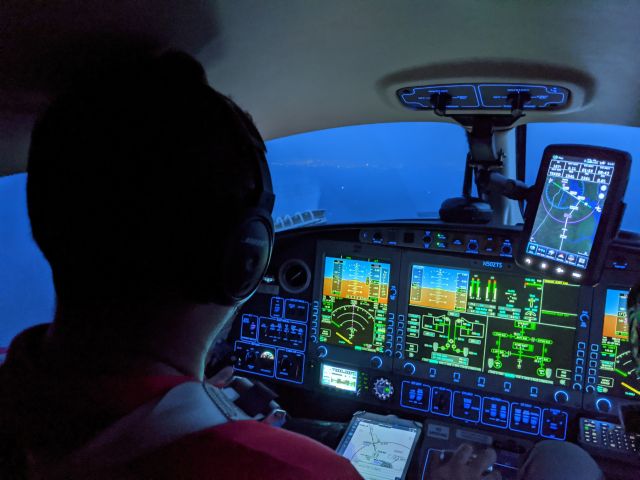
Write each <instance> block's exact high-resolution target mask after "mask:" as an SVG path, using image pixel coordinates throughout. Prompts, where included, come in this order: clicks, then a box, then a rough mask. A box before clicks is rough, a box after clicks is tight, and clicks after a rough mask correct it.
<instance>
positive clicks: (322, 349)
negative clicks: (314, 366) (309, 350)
mask: <svg viewBox="0 0 640 480" xmlns="http://www.w3.org/2000/svg"><path fill="white" fill-rule="evenodd" d="M328 353H329V351H328V350H327V347H325V346H324V345H320V346H319V347H318V348H317V349H316V354H317V355H318V358H325V357H326V356H327V354H328Z"/></svg>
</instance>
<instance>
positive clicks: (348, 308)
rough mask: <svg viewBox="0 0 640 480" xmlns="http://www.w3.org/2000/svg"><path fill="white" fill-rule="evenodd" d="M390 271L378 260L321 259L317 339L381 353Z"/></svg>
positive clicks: (389, 268) (389, 267)
mask: <svg viewBox="0 0 640 480" xmlns="http://www.w3.org/2000/svg"><path fill="white" fill-rule="evenodd" d="M390 271H391V265H390V264H389V263H384V262H381V261H379V260H367V259H356V258H351V257H343V258H337V257H325V260H324V278H323V286H322V320H321V324H320V337H319V340H320V341H321V342H325V343H329V344H334V345H341V346H344V347H349V348H353V349H354V350H362V351H366V352H382V351H383V350H384V338H385V330H386V327H387V325H386V324H387V304H388V300H389V275H390Z"/></svg>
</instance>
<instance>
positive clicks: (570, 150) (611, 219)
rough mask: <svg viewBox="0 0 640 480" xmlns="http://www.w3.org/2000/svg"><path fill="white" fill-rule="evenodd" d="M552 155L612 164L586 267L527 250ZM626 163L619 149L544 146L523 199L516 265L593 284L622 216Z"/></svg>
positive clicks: (625, 155)
mask: <svg viewBox="0 0 640 480" xmlns="http://www.w3.org/2000/svg"><path fill="white" fill-rule="evenodd" d="M554 155H562V156H570V157H578V158H582V159H587V158H595V159H597V160H604V161H612V162H614V164H615V167H614V172H613V177H612V179H611V184H610V185H609V192H608V194H607V198H606V200H605V204H604V207H603V209H602V215H601V217H600V223H599V225H598V228H597V229H596V233H595V236H594V239H593V245H594V248H592V249H591V252H590V254H589V261H588V263H587V268H586V269H581V268H572V267H571V266H570V265H567V264H566V263H563V262H559V261H557V260H553V259H549V258H543V257H539V256H535V255H529V254H528V253H527V244H528V243H529V239H530V238H531V233H532V231H533V226H534V223H535V218H536V215H537V213H538V209H539V208H540V203H541V200H542V194H543V191H544V187H545V184H546V179H547V172H548V169H549V165H550V163H551V161H552V160H553V156H554ZM630 165H631V157H630V155H629V154H628V153H627V152H623V151H621V150H614V149H611V148H604V147H593V146H587V145H549V146H548V147H547V148H545V150H544V153H543V155H542V161H541V162H540V168H539V170H538V176H537V178H536V183H535V185H534V187H533V188H532V190H531V194H530V196H529V200H528V202H527V209H526V212H525V224H524V229H523V231H522V237H521V240H520V242H519V248H518V250H517V253H516V256H515V259H516V262H517V263H518V265H519V266H520V267H521V268H523V269H525V270H528V271H530V272H535V273H536V274H539V275H545V276H549V277H552V278H559V279H562V280H566V281H569V282H571V283H577V284H580V285H594V284H595V283H597V282H598V280H599V279H600V276H601V274H602V269H603V266H604V262H605V257H606V252H607V246H608V245H609V243H610V242H611V240H612V239H613V237H614V236H615V234H616V233H617V230H618V228H619V226H620V221H621V219H622V211H623V210H624V209H623V208H622V199H623V197H624V193H625V191H626V188H627V183H628V178H629V168H630ZM596 246H597V248H596ZM528 262H530V263H528ZM543 265H546V268H543V267H542V266H543ZM558 268H560V269H561V270H562V272H561V273H559V272H558V271H557V269H558ZM578 275H579V276H578Z"/></svg>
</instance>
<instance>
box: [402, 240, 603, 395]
mask: <svg viewBox="0 0 640 480" xmlns="http://www.w3.org/2000/svg"><path fill="white" fill-rule="evenodd" d="M416 263H417V264H423V265H425V264H426V265H433V266H440V267H443V268H455V269H467V270H475V271H481V272H486V273H493V274H496V275H509V276H535V277H544V276H543V275H540V274H539V273H531V272H528V271H524V270H522V269H520V268H518V266H517V265H516V264H515V263H513V262H512V261H506V260H505V261H502V262H496V264H497V265H496V268H487V267H486V266H485V265H484V264H483V263H484V261H483V260H482V259H469V258H462V257H451V256H442V255H435V254H432V253H420V252H408V253H405V254H404V256H403V259H402V282H403V283H402V284H403V285H405V284H406V285H407V287H406V288H404V289H403V291H402V292H401V294H400V296H399V298H398V302H399V303H398V322H403V323H404V322H405V319H406V318H407V313H408V311H409V297H410V294H411V292H410V288H409V285H410V282H411V267H412V265H413V264H416ZM546 278H548V277H546ZM591 292H592V289H591V288H583V287H580V290H579V294H578V304H577V305H576V309H577V311H578V315H579V316H582V315H584V314H588V312H590V311H591V301H592V296H591ZM579 323H580V325H577V326H576V330H575V337H574V342H573V345H572V346H571V348H572V356H571V358H572V366H571V372H572V375H573V376H575V361H576V358H577V351H578V344H579V343H585V344H586V342H588V341H589V326H588V323H586V322H584V323H583V322H579ZM404 335H405V336H406V333H405V334H404ZM407 364H412V365H414V366H415V371H414V372H413V373H412V374H411V373H409V372H411V370H413V368H412V367H409V368H408V366H407ZM394 371H395V372H396V373H397V374H399V375H401V376H403V379H405V380H418V381H422V382H424V381H426V382H427V383H429V384H433V382H438V383H444V384H446V385H447V386H449V387H454V388H457V389H464V388H468V389H473V390H476V391H484V392H491V393H495V394H499V395H506V396H509V397H512V398H518V399H521V400H523V401H544V402H550V403H555V402H556V398H555V397H556V393H557V392H558V391H560V390H562V391H564V392H565V393H566V394H567V396H568V399H567V401H566V402H564V405H563V407H574V408H579V407H580V406H581V405H582V388H583V385H582V383H581V382H575V381H572V382H570V383H571V384H570V385H569V386H561V385H556V384H553V385H551V384H545V383H538V382H532V381H530V380H525V379H518V378H508V377H506V376H501V375H496V374H491V373H486V372H481V371H475V370H467V369H463V368H457V367H454V366H450V365H446V364H438V365H436V364H429V363H426V362H421V361H414V360H410V359H407V358H405V357H404V351H403V352H402V356H401V357H399V358H396V359H395V360H394ZM532 387H534V388H533V390H532Z"/></svg>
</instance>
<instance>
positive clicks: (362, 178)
mask: <svg viewBox="0 0 640 480" xmlns="http://www.w3.org/2000/svg"><path fill="white" fill-rule="evenodd" d="M552 143H583V144H591V145H599V146H607V147H612V148H619V149H621V150H626V151H628V152H630V153H631V155H632V157H633V158H634V160H635V159H639V158H640V128H632V127H620V126H611V125H587V124H583V125H576V124H538V125H536V124H532V125H529V128H528V146H527V181H528V183H533V181H535V177H536V174H537V166H538V164H539V161H540V158H541V156H542V151H543V150H544V148H545V147H546V146H547V145H548V144H552ZM267 147H268V150H269V152H268V158H269V163H270V165H271V170H272V175H273V182H274V188H275V191H276V195H277V201H276V209H275V211H274V217H278V216H282V215H292V214H295V213H296V212H300V211H304V210H315V209H323V210H325V211H326V215H327V219H328V221H329V222H336V223H337V222H349V221H375V220H380V219H407V218H421V217H422V218H424V217H427V216H432V215H433V214H434V213H435V212H437V210H438V208H439V206H440V203H441V202H442V200H444V199H445V198H447V197H451V196H457V195H459V194H460V190H461V183H462V173H463V168H464V161H465V156H466V153H467V145H466V140H465V137H464V131H463V130H462V129H461V128H460V127H457V126H456V125H452V124H424V123H398V124H380V125H367V126H357V127H346V128H341V129H331V130H323V131H318V132H312V133H307V134H300V135H294V136H291V137H286V138H282V139H277V140H272V141H270V142H268V143H267ZM25 181H26V176H25V175H24V174H20V175H12V176H9V177H4V178H0V353H1V352H2V349H3V348H6V347H7V346H8V344H9V342H10V341H11V339H12V338H13V337H14V336H15V335H16V334H17V333H18V332H20V331H21V330H23V329H24V328H26V327H28V326H30V325H34V324H37V323H43V322H49V321H51V318H52V315H53V310H54V304H55V301H54V292H53V286H52V284H51V272H50V270H49V267H48V265H47V263H46V261H45V260H44V258H43V257H42V254H41V253H40V252H39V250H38V249H37V247H36V246H35V244H34V242H33V240H32V239H31V233H30V228H29V221H28V218H27V210H26V193H25ZM639 181H640V166H638V165H636V164H633V165H632V169H631V179H630V182H629V191H628V192H627V197H626V201H627V204H628V207H627V212H626V215H625V219H624V222H623V228H624V229H626V230H632V231H636V232H638V231H640V206H639V205H638V196H639V195H640V190H639V189H638V188H637V185H638V182H639ZM213 213H214V214H215V212H213Z"/></svg>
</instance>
